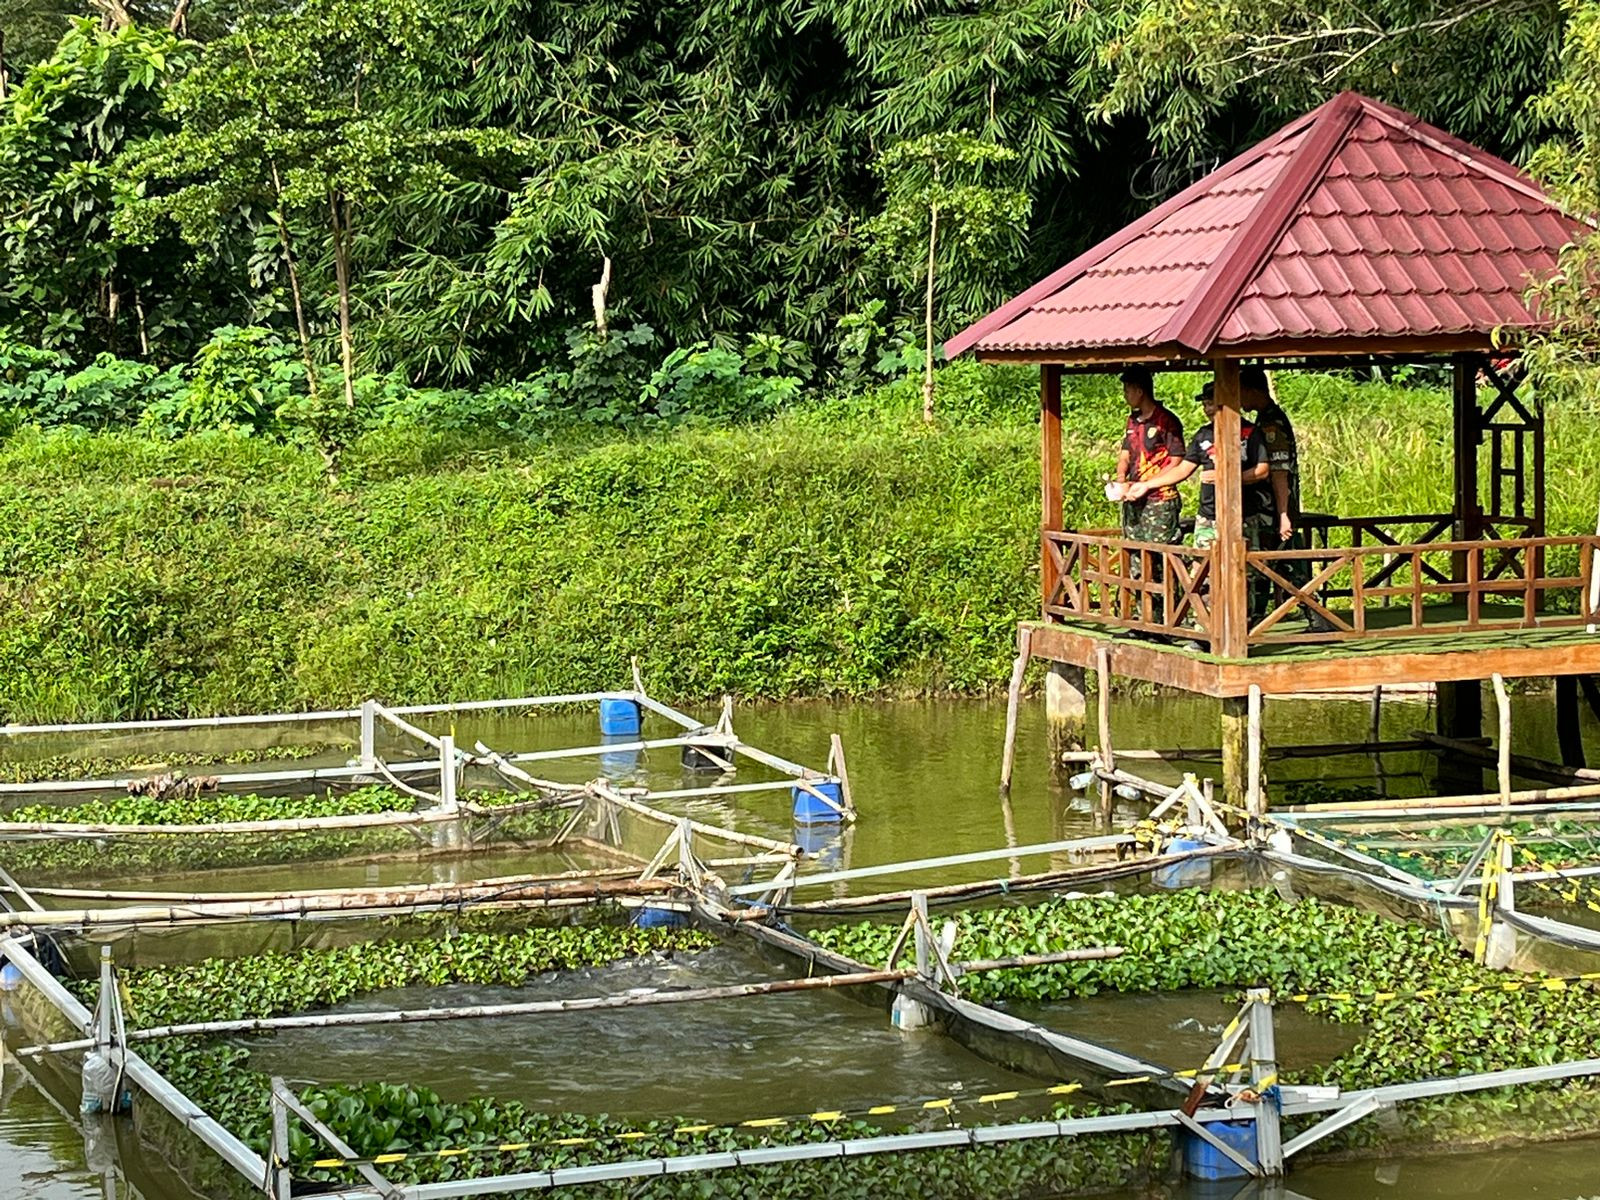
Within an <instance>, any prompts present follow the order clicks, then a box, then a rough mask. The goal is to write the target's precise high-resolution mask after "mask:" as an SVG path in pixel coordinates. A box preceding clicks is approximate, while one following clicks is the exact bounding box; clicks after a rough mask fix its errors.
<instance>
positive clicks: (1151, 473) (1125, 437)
mask: <svg viewBox="0 0 1600 1200" xmlns="http://www.w3.org/2000/svg"><path fill="white" fill-rule="evenodd" d="M1122 395H1123V398H1124V399H1125V400H1126V401H1127V402H1128V424H1127V427H1126V428H1125V429H1124V430H1123V434H1122V451H1121V453H1119V454H1118V455H1117V483H1119V484H1123V485H1126V484H1129V483H1138V482H1141V481H1143V480H1147V479H1154V478H1155V477H1156V476H1157V475H1160V474H1161V473H1162V472H1163V471H1165V470H1167V469H1168V468H1169V467H1173V466H1176V465H1177V464H1178V463H1181V462H1182V461H1183V456H1184V453H1185V451H1187V450H1188V445H1187V444H1186V443H1185V442H1184V440H1183V422H1182V421H1180V420H1178V418H1177V417H1175V416H1173V415H1172V413H1171V412H1170V411H1169V410H1168V409H1167V408H1166V407H1165V406H1163V405H1162V404H1160V403H1158V402H1157V400H1156V390H1155V381H1154V379H1152V378H1151V375H1150V370H1149V368H1148V367H1129V368H1128V369H1127V370H1126V371H1124V372H1123V373H1122ZM1179 507H1180V501H1179V499H1178V489H1177V487H1176V486H1173V485H1170V484H1168V485H1164V486H1161V487H1157V488H1152V489H1151V490H1150V491H1149V492H1148V494H1145V495H1142V496H1141V497H1140V498H1139V499H1137V500H1129V501H1127V502H1125V503H1124V504H1123V506H1122V536H1123V537H1125V538H1127V539H1129V540H1130V541H1135V542H1167V543H1175V542H1178V541H1180V540H1181V538H1180V536H1179V533H1178V512H1179Z"/></svg>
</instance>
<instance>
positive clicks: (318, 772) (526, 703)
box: [0, 691, 834, 796]
mask: <svg viewBox="0 0 1600 1200" xmlns="http://www.w3.org/2000/svg"><path fill="white" fill-rule="evenodd" d="M601 700H628V701H632V702H633V703H635V704H637V705H639V706H640V707H641V708H646V709H649V710H650V711H651V712H653V713H656V714H657V715H659V716H662V717H665V718H667V719H668V720H669V721H672V722H673V723H674V724H676V725H678V726H680V727H682V728H683V729H685V730H688V731H690V733H691V735H692V736H683V737H673V738H656V739H652V740H640V741H633V742H615V743H611V744H608V745H600V746H573V747H567V748H563V749H559V750H531V751H525V752H522V753H517V754H508V755H506V756H505V757H506V759H507V761H509V762H540V761H544V760H548V759H560V758H587V757H594V756H598V755H601V754H617V753H627V752H628V751H632V750H654V749H663V748H666V747H671V746H690V745H704V746H716V747H720V748H722V749H726V750H729V751H732V752H733V753H735V754H742V755H744V756H745V757H746V758H748V759H750V760H751V761H752V762H757V763H760V764H761V765H762V766H765V767H770V768H771V769H773V770H775V771H777V772H779V773H780V774H783V775H787V776H789V777H790V778H791V779H798V780H805V781H807V782H833V781H834V777H833V776H830V775H827V774H825V773H821V772H817V771H813V770H810V769H809V768H807V767H804V766H801V765H800V764H799V763H796V762H791V761H789V760H788V759H786V758H781V757H779V756H778V755H776V754H770V753H768V752H767V751H765V750H761V749H759V748H757V747H755V746H750V745H746V744H745V743H744V742H741V741H740V740H739V739H738V737H736V736H735V735H733V734H730V733H719V732H717V731H715V730H713V729H712V728H710V727H709V726H707V725H706V724H705V723H704V722H701V721H696V720H695V719H694V718H693V717H691V716H689V715H688V714H686V713H682V712H679V711H678V710H677V709H675V708H673V707H671V706H670V705H667V704H663V703H662V702H661V701H659V700H657V699H655V698H654V697H652V696H648V695H646V694H645V693H644V692H638V691H614V692H574V693H570V694H566V695H559V696H520V697H516V698H513V699H506V700H464V701H461V702H459V703H456V704H409V705H400V706H396V707H393V708H391V707H388V706H386V705H381V704H378V703H376V702H373V704H372V707H373V709H374V713H375V715H376V716H378V717H379V718H381V719H385V720H388V721H389V722H390V723H391V724H392V725H393V726H395V727H396V728H398V729H400V730H401V731H402V732H404V733H406V734H408V735H409V736H411V737H413V738H415V739H416V740H418V741H420V742H422V743H423V744H424V745H426V746H427V747H428V748H429V749H432V750H438V749H439V742H440V739H438V738H436V737H434V736H433V735H431V734H429V733H427V732H425V731H424V730H421V729H418V728H417V727H416V726H415V725H413V724H412V723H411V722H409V721H406V720H403V719H402V718H404V717H407V716H420V715H426V714H429V713H446V712H484V711H492V710H494V709H507V708H540V707H549V706H552V705H558V704H592V703H598V702H599V701H601ZM361 715H362V710H361V709H360V708H341V709H328V710H323V711H319V712H304V713H247V714H239V715H235V716H224V717H172V718H162V719H154V720H147V721H91V722H81V723H77V724H57V725H3V726H0V737H17V736H22V735H27V734H70V733H83V734H87V733H119V732H137V731H148V730H157V729H216V728H223V727H227V726H249V725H280V724H314V723H318V722H327V721H353V720H358V719H359V718H360V717H361ZM458 755H459V757H460V758H461V759H463V760H464V761H475V759H474V756H472V755H468V754H466V753H465V752H458ZM389 769H390V770H391V771H394V772H395V773H397V774H404V773H413V772H430V771H437V770H438V769H439V763H438V761H437V760H430V761H422V762H405V763H395V764H391V765H390V767H389ZM371 773H372V768H371V767H370V766H367V765H362V764H357V765H354V766H346V767H302V768H297V769H291V770H283V771H247V772H239V773H236V774H226V775H223V776H222V781H223V782H224V783H227V784H249V783H291V782H306V781H312V780H318V779H348V778H352V777H354V776H358V775H369V774H371ZM128 782H129V781H128V780H127V779H80V780H42V781H39V782H36V783H3V784H0V795H5V794H7V793H11V794H24V795H26V794H35V793H47V792H98V791H114V790H116V789H119V788H122V787H125V786H126V785H127V784H128ZM748 786H749V790H755V789H756V787H773V788H777V787H781V786H786V785H784V784H781V783H778V784H770V785H748ZM725 790H729V789H725V788H709V787H708V788H704V789H699V788H685V789H680V790H677V791H674V792H669V793H664V795H670V796H691V795H709V794H712V793H715V792H720V791H725Z"/></svg>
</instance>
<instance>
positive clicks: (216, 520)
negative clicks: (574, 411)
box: [0, 366, 1600, 720]
mask: <svg viewBox="0 0 1600 1200" xmlns="http://www.w3.org/2000/svg"><path fill="white" fill-rule="evenodd" d="M1196 384H1197V381H1195V380H1186V379H1180V378H1176V377H1173V378H1164V379H1162V380H1161V381H1160V382H1159V385H1158V386H1159V390H1160V391H1161V392H1162V395H1163V397H1164V398H1166V397H1172V398H1173V400H1174V405H1173V406H1174V408H1175V409H1177V411H1179V413H1180V415H1182V416H1183V417H1184V419H1185V422H1186V424H1189V425H1191V426H1192V424H1193V423H1194V422H1195V421H1196V420H1197V413H1196V411H1195V408H1194V405H1193V403H1192V401H1188V400H1182V401H1180V400H1178V399H1177V397H1180V396H1181V397H1192V396H1193V394H1194V390H1195V386H1196ZM1280 389H1281V392H1282V395H1283V397H1284V402H1285V404H1286V406H1287V407H1288V408H1289V409H1290V411H1291V413H1293V414H1295V416H1296V418H1297V427H1298V429H1299V432H1300V439H1301V457H1302V461H1303V464H1304V470H1305V478H1306V496H1307V504H1308V506H1311V507H1314V508H1318V509H1321V510H1324V511H1334V512H1340V513H1363V512H1369V513H1371V512H1375V513H1383V512H1389V513H1395V512H1402V511H1417V512H1425V511H1430V510H1437V511H1443V510H1445V509H1447V508H1448V507H1449V497H1450V479H1451V473H1450V450H1449V430H1450V415H1449V401H1448V395H1447V394H1446V393H1445V392H1444V391H1442V390H1437V389H1404V388H1394V387H1388V386H1384V385H1375V384H1370V385H1357V384H1352V383H1350V382H1348V381H1344V380H1339V379H1333V378H1330V377H1309V376H1308V377H1303V378H1298V379H1296V378H1290V377H1286V378H1284V379H1283V380H1282V381H1281V383H1280ZM1037 394H1038V393H1037V377H1036V375H1035V374H1033V373H1031V372H1027V371H1022V370H1009V371H1007V370H985V369H981V368H975V367H970V366H957V367H953V368H950V369H949V370H948V371H947V372H946V374H945V377H944V388H943V391H942V396H941V399H942V402H943V404H944V412H943V416H942V419H941V422H940V424H939V425H938V426H937V427H935V428H934V429H932V430H928V429H925V428H923V427H922V425H921V422H920V420H919V419H918V418H917V415H916V412H917V403H916V395H915V388H914V386H911V385H907V386H900V385H894V386H891V387H888V388H884V389H880V390H879V391H877V392H874V393H870V394H868V395H866V396H863V397H855V398H847V399H846V398H836V399H832V400H830V401H827V402H825V403H822V404H818V405H814V406H811V407H808V408H804V409H799V410H795V411H792V412H789V413H786V414H784V415H783V416H780V417H778V418H776V419H774V420H772V421H770V422H767V423H764V424H759V425H750V426H741V427H735V428H721V429H718V428H701V429H680V430H678V431H676V432H671V433H666V434H660V435H656V436H652V437H649V438H624V439H620V440H616V439H614V440H609V441H598V440H595V439H594V438H593V436H592V435H590V436H589V437H588V438H587V439H586V440H582V441H575V440H570V439H563V438H554V439H551V440H548V441H544V442H527V441H513V440H501V441H496V440H486V439H474V438H470V437H465V436H462V435H459V434H434V433H430V432H428V431H426V430H410V431H406V430H398V431H397V430H387V431H382V432H380V433H375V434H372V435H369V436H368V437H366V438H365V439H363V440H361V441H359V442H358V443H357V444H356V445H354V446H353V447H352V448H351V449H350V451H349V452H348V454H347V455H346V459H345V463H344V470H343V475H342V478H341V485H340V487H339V488H337V489H334V488H330V487H329V486H328V484H327V483H326V481H325V479H324V477H323V474H322V467H321V462H320V459H319V458H318V456H317V455H316V454H315V452H313V451H310V450H301V449H297V448H294V447H289V446H283V445H278V444H273V443H269V442H265V441H261V440H259V439H253V438H245V437H233V436H225V435H218V434H213V435H207V436H198V437H192V438H189V439H186V440H182V441H177V442H164V441H156V440H151V439H146V438H142V437H138V436H134V435H131V434H116V433H107V434H95V435H88V434H71V433H56V434H51V435H41V434H35V433H26V432H24V433H22V434H19V435H17V436H15V437H13V438H12V439H11V440H10V441H8V442H7V443H5V444H4V445H3V446H0V718H3V719H12V720H23V719H69V718H90V717H94V718H117V717H129V716H134V715H143V714H150V713H162V714H173V713H200V712H228V711H243V710H248V709H261V708H268V707H278V706H286V707H296V706H305V705H331V704H344V703H349V702H352V701H355V700H358V699H360V698H362V697H364V696H366V695H369V694H376V695H378V696H380V697H384V698H386V699H389V700H392V701H411V700H424V699H428V700H433V699H442V698H464V697H470V696H487V695H493V694H501V695H504V694H519V693H527V692H543V691H560V690H567V689H571V688H586V687H598V686H611V685H615V684H617V683H618V682H620V681H622V680H624V679H626V678H627V664H628V659H629V657H630V656H632V655H638V656H639V657H640V659H641V661H642V663H643V665H644V668H645V671H646V674H647V677H648V679H649V680H650V682H651V684H652V686H653V687H655V688H657V689H659V690H660V691H661V692H662V693H663V694H667V695H673V696H678V697H684V698H688V697H708V696H714V695H716V694H718V693H720V692H723V691H733V692H738V693H741V694H745V695H754V696H768V697H779V696H796V695H815V694H848V695H866V694H885V693H908V692H924V691H937V690H956V691H976V690H982V689H986V688H990V687H994V686H997V685H999V684H1000V683H1001V682H1002V681H1003V680H1004V678H1005V674H1006V667H1007V663H1008V659H1009V656H1010V653H1011V647H1012V645H1013V637H1014V633H1013V631H1014V624H1015V622H1016V621H1017V620H1018V619H1019V618H1021V617H1025V616H1028V615H1030V614H1032V613H1033V612H1035V611H1036V610H1037V604H1038V592H1037V589H1038V563H1037V528H1038V475H1037V470H1038V468H1037V437H1038V433H1037V424H1036V415H1035V414H1036V407H1037ZM1064 407H1065V408H1066V412H1067V425H1068V449H1067V455H1066V458H1067V462H1066V495H1067V503H1068V521H1069V522H1070V523H1072V524H1083V525H1105V524H1111V523H1113V522H1114V521H1115V517H1116V514H1115V512H1114V511H1113V509H1112V507H1111V506H1110V505H1109V504H1107V503H1106V502H1105V500H1104V499H1103V497H1102V496H1101V493H1100V487H1099V483H1098V480H1099V477H1100V475H1101V474H1102V473H1104V472H1105V471H1106V470H1108V469H1109V467H1110V464H1111V461H1112V456H1113V454H1114V444H1115V439H1116V437H1117V434H1118V432H1119V430H1120V427H1121V423H1122V419H1123V418H1122V409H1121V402H1120V399H1119V397H1118V389H1117V388H1116V385H1115V383H1114V381H1110V380H1104V379H1095V380H1081V381H1080V380H1073V381H1071V382H1070V384H1069V389H1068V395H1067V397H1066V401H1065V405H1064ZM1550 463H1551V469H1550V526H1551V529H1552V531H1553V532H1566V531H1577V530H1583V529H1588V528H1591V526H1592V522H1593V520H1594V507H1595V500H1596V494H1595V493H1596V487H1597V481H1600V435H1596V434H1595V433H1594V431H1593V427H1592V423H1591V422H1589V421H1587V420H1583V419H1578V418H1576V417H1569V416H1568V415H1566V414H1563V413H1560V412H1557V413H1556V414H1554V417H1553V420H1552V435H1551V444H1550Z"/></svg>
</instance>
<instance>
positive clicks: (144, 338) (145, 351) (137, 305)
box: [133, 288, 150, 358]
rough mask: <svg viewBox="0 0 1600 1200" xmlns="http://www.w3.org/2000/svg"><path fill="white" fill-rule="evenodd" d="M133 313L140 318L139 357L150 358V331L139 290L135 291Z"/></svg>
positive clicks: (135, 289)
mask: <svg viewBox="0 0 1600 1200" xmlns="http://www.w3.org/2000/svg"><path fill="white" fill-rule="evenodd" d="M133 312H134V315H135V316H137V317H138V318H139V357H141V358H149V357H150V331H149V330H148V329H147V328H146V327H145V321H144V300H143V299H142V298H141V297H140V295H139V289H138V288H134V289H133Z"/></svg>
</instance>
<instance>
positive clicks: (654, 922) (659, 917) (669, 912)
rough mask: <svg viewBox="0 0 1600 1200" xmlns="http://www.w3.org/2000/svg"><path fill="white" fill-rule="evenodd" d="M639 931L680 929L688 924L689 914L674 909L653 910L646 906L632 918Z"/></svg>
mask: <svg viewBox="0 0 1600 1200" xmlns="http://www.w3.org/2000/svg"><path fill="white" fill-rule="evenodd" d="M633 923H634V924H635V925H637V926H638V927H639V928H640V929H681V928H683V927H684V926H685V925H687V924H688V923H689V914H688V913H686V912H679V911H678V910H677V909H675V908H654V907H651V906H650V905H646V906H645V907H643V908H641V909H640V910H639V911H638V912H637V913H636V914H635V915H634V918H633Z"/></svg>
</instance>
